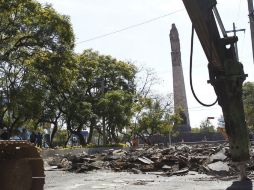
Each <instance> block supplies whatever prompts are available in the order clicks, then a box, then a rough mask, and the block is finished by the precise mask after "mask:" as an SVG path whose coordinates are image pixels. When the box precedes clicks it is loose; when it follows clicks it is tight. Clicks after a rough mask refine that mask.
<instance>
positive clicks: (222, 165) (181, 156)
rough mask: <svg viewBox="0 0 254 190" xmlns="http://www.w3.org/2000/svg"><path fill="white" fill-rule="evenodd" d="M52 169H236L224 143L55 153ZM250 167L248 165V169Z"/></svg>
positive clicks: (224, 171) (167, 171) (212, 171)
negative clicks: (74, 153)
mask: <svg viewBox="0 0 254 190" xmlns="http://www.w3.org/2000/svg"><path fill="white" fill-rule="evenodd" d="M48 164H49V165H50V166H52V167H54V168H58V169H62V170H66V171H71V172H79V173H80V172H87V171H91V170H97V169H111V170H114V171H127V172H133V173H144V172H145V173H146V172H149V173H156V174H158V175H167V176H171V175H184V174H187V173H188V172H189V171H196V172H199V173H205V174H210V175H234V174H236V173H237V168H236V167H235V166H234V165H233V164H232V163H231V161H230V153H229V148H228V147H227V146H225V144H224V145H208V144H203V145H191V146H189V145H178V146H175V147H170V148H158V147H148V148H138V149H130V150H128V151H125V150H113V149H110V150H107V151H105V152H103V153H100V154H95V155H88V154H86V153H82V154H80V155H64V156H60V155H57V156H55V157H54V158H51V159H49V160H48ZM252 168H253V165H252V164H250V163H249V164H248V169H249V170H251V169H252Z"/></svg>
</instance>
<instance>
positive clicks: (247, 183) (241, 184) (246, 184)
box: [226, 179, 253, 190]
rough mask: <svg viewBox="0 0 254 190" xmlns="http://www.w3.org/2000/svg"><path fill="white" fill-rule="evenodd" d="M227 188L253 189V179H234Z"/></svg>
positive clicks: (233, 189)
mask: <svg viewBox="0 0 254 190" xmlns="http://www.w3.org/2000/svg"><path fill="white" fill-rule="evenodd" d="M226 190H253V187H252V181H251V180H250V179H247V180H244V181H234V182H233V183H232V185H231V186H230V187H228V188H227V189H226Z"/></svg>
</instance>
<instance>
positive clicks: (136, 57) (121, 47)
mask: <svg viewBox="0 0 254 190" xmlns="http://www.w3.org/2000/svg"><path fill="white" fill-rule="evenodd" d="M39 2H42V3H45V2H47V3H50V4H52V5H53V7H54V8H55V9H56V10H57V11H58V12H59V13H61V14H65V15H69V16H70V19H71V23H72V25H73V29H74V33H75V36H76V43H77V45H76V48H75V51H76V52H78V53H81V52H82V51H83V50H84V49H89V48H92V49H94V50H97V51H99V52H100V53H101V54H106V55H111V56H113V57H115V58H117V59H120V60H131V61H133V62H134V63H135V64H136V65H145V66H146V67H149V68H153V69H154V70H155V71H156V73H157V75H158V77H159V78H160V83H159V84H158V85H157V86H156V87H155V89H154V91H155V94H168V93H172V92H173V81H172V63H171V55H170V52H171V49H170V41H169V31H170V29H171V25H172V23H175V24H176V27H177V29H178V32H179V36H180V43H181V53H182V65H183V72H184V78H185V87H186V93H187V101H188V107H189V115H190V122H191V127H199V125H200V122H201V121H202V120H205V119H206V118H207V117H208V116H212V117H215V120H214V121H213V123H214V124H215V125H216V123H217V118H218V117H219V116H220V115H221V114H222V112H221V108H220V107H219V106H218V105H216V106H213V107H210V108H207V107H203V106H201V105H200V104H198V103H197V102H196V100H195V99H194V97H193V95H192V93H191V91H190V85H189V56H190V36H191V22H190V19H189V16H188V15H187V13H186V10H185V8H184V5H183V3H182V1H181V0H71V1H70V0H39ZM217 2H218V5H217V8H218V10H219V12H220V15H221V18H222V21H223V23H224V26H225V28H226V30H232V25H233V22H235V24H236V28H237V29H246V32H245V33H244V32H239V33H238V34H237V35H238V38H239V43H238V49H239V58H240V61H241V62H242V63H243V65H244V70H245V73H247V74H248V75H249V77H248V78H247V80H246V81H254V75H253V71H254V64H253V60H252V50H251V40H250V29H249V28H250V27H249V23H248V21H249V19H248V7H247V0H217ZM176 11H177V12H176ZM170 13H172V14H170ZM166 14H170V15H168V16H166V17H162V18H160V19H158V20H156V21H153V22H149V23H146V24H143V25H141V26H139V27H133V28H131V29H128V30H124V31H122V32H119V33H115V34H112V35H108V36H106V37H104V38H98V39H94V40H91V41H87V42H83V43H78V42H82V41H86V40H89V39H92V38H94V37H97V36H101V35H104V34H108V33H112V32H114V31H118V30H121V29H123V28H126V27H129V26H132V25H136V24H139V23H143V22H145V21H148V20H150V19H153V18H157V17H160V16H163V15H166ZM194 45H195V46H194V54H193V56H194V58H193V59H194V60H193V85H194V89H195V91H196V94H197V96H198V97H199V99H201V100H202V101H203V102H204V103H207V104H209V103H212V102H214V100H215V99H216V96H215V93H214V90H213V87H212V86H211V85H210V84H207V80H208V79H209V78H208V69H207V60H206V58H205V55H204V53H203V50H202V48H201V47H200V44H199V41H198V38H197V36H195V39H194Z"/></svg>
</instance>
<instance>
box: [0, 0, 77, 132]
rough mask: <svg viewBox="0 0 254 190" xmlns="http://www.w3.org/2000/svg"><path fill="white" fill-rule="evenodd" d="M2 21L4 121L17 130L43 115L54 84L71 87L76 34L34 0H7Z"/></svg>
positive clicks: (0, 15)
mask: <svg viewBox="0 0 254 190" xmlns="http://www.w3.org/2000/svg"><path fill="white" fill-rule="evenodd" d="M0 18H1V23H0V31H1V33H0V44H1V49H0V81H1V87H2V88H1V89H0V90H1V99H2V101H1V102H2V108H1V110H0V111H1V113H0V116H1V119H0V121H1V125H2V126H6V127H8V129H9V131H10V132H11V131H12V130H13V129H14V128H16V127H18V126H20V125H22V124H24V123H25V122H27V121H29V120H31V119H38V118H39V117H40V116H39V115H40V113H41V112H42V110H43V107H42V106H41V105H42V104H43V103H42V102H43V99H44V96H45V94H47V93H48V89H49V84H53V82H52V81H54V86H59V85H60V86H63V85H65V84H66V82H64V81H66V80H61V79H62V78H64V79H66V78H68V79H69V77H65V76H66V73H68V72H69V70H68V69H66V68H68V66H69V65H68V61H66V60H68V59H69V57H70V56H69V55H71V54H72V53H71V52H72V49H73V47H74V35H73V31H72V27H71V24H70V22H69V18H68V17H66V16H63V15H60V14H58V13H56V12H55V10H54V9H53V8H52V7H51V6H49V5H46V6H42V5H40V4H39V3H38V2H36V1H33V0H19V1H16V0H10V1H5V0H1V1H0ZM63 76H64V77H63ZM69 76H70V75H69ZM55 79H58V80H55ZM55 81H57V82H58V84H56V82H55ZM52 86H53V85H52Z"/></svg>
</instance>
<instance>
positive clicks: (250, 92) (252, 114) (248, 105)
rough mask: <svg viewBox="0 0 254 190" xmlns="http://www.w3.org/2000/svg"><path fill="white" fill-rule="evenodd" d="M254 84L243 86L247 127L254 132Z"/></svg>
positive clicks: (247, 83) (248, 83)
mask: <svg viewBox="0 0 254 190" xmlns="http://www.w3.org/2000/svg"><path fill="white" fill-rule="evenodd" d="M253 97H254V83H253V82H246V83H244V85H243V104H244V112H245V119H246V123H247V126H248V127H249V128H250V129H251V130H252V131H253V130H254V98H253Z"/></svg>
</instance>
